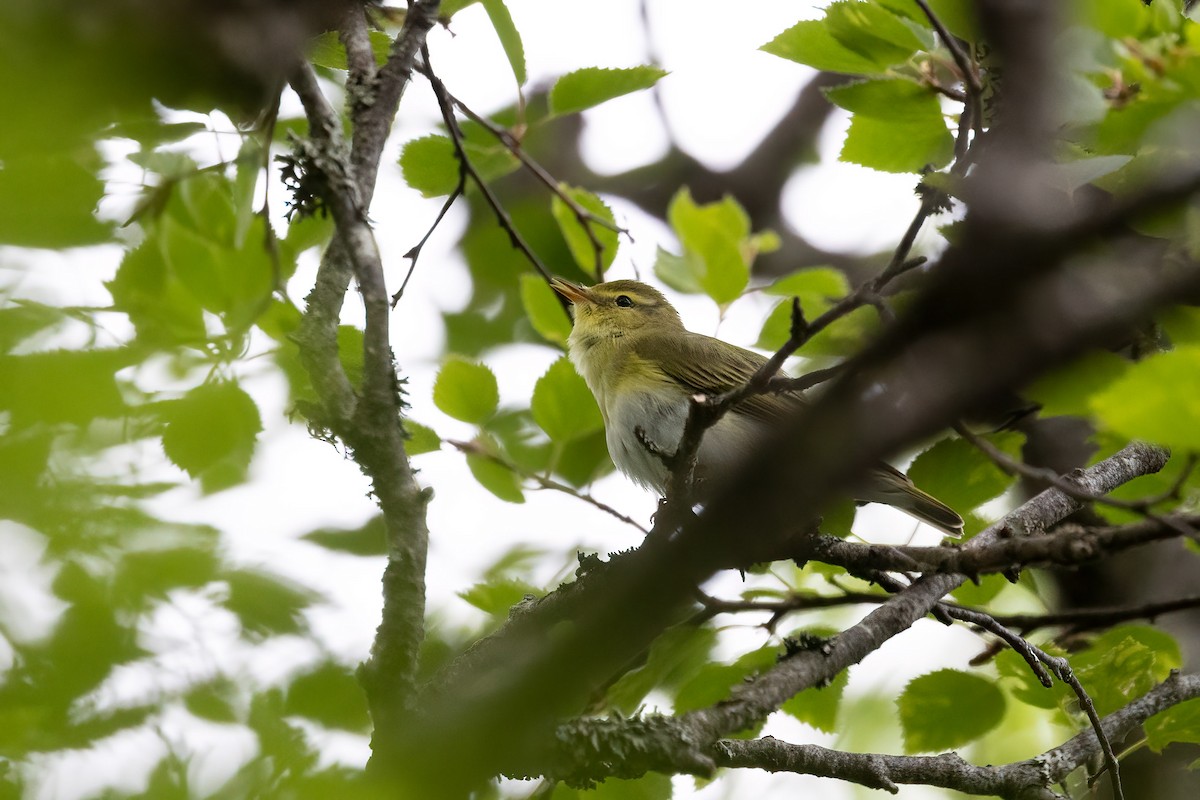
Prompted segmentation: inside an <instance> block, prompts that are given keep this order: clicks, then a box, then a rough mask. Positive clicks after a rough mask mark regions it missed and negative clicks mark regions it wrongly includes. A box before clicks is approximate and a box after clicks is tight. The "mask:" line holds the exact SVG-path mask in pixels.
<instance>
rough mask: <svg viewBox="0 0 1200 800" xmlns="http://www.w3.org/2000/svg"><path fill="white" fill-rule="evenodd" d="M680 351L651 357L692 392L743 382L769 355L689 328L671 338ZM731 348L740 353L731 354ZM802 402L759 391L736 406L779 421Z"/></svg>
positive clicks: (726, 388)
mask: <svg viewBox="0 0 1200 800" xmlns="http://www.w3.org/2000/svg"><path fill="white" fill-rule="evenodd" d="M672 346H673V347H675V348H677V352H674V353H669V354H666V357H665V358H656V359H652V360H654V361H656V362H658V364H659V367H660V368H661V369H662V371H663V373H664V374H666V376H667V377H668V378H670V379H671V380H673V381H675V382H676V383H678V384H679V385H680V386H682V387H683V388H684V389H686V390H687V392H688V393H689V394H706V395H718V394H723V393H724V392H728V391H730V390H732V389H736V388H738V387H739V386H743V385H745V384H746V382H747V381H749V380H750V378H751V377H752V376H753V375H754V373H755V372H756V371H757V370H758V368H759V367H761V366H762V365H763V364H765V363H766V361H767V359H766V358H764V357H763V356H761V355H759V354H758V353H755V352H753V351H751V350H746V349H743V348H741V347H735V346H734V345H731V344H727V343H725V342H722V341H720V340H718V339H714V338H712V337H711V336H705V335H703V334H700V333H691V332H689V333H688V334H687V335H686V336H681V337H675V338H674V339H672ZM730 349H732V350H734V351H736V352H737V354H738V356H740V357H731V356H732V353H731V352H730ZM802 403H803V399H802V398H801V397H800V396H799V395H794V394H782V395H781V394H757V395H753V396H751V397H748V398H746V399H745V400H743V401H742V402H741V403H739V404H738V405H737V410H738V411H739V412H740V413H742V414H746V415H747V416H750V417H753V418H755V419H759V420H762V421H763V422H768V423H769V422H776V421H778V420H779V419H780V418H781V417H783V416H786V415H787V414H789V413H791V412H793V411H795V410H796V408H798V407H799V406H800V405H801V404H802Z"/></svg>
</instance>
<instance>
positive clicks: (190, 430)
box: [162, 381, 262, 492]
mask: <svg viewBox="0 0 1200 800" xmlns="http://www.w3.org/2000/svg"><path fill="white" fill-rule="evenodd" d="M162 416H163V419H164V420H165V421H166V423H167V424H166V429H165V430H164V431H163V435H162V444H163V452H165V453H166V454H167V458H169V459H171V461H172V462H173V463H174V464H175V465H176V466H178V467H180V468H181V469H184V470H186V471H187V473H188V474H189V475H191V476H192V477H193V478H199V479H200V483H201V486H202V487H203V488H204V491H205V492H213V491H217V490H219V489H224V488H227V487H229V486H232V485H234V484H236V483H240V482H241V481H243V480H244V479H245V476H246V469H247V468H248V467H249V466H250V458H251V456H253V455H254V446H255V444H256V442H257V440H258V434H259V432H260V431H261V430H262V419H261V417H260V416H259V413H258V406H257V405H256V404H255V402H254V400H253V399H252V398H251V397H250V395H248V394H246V393H245V392H244V391H242V389H241V387H240V386H238V385H237V383H236V382H234V381H214V382H212V383H205V384H203V385H201V386H198V387H196V388H195V389H192V390H191V391H190V392H188V393H187V394H185V395H184V396H183V397H181V398H180V399H178V400H172V401H170V402H168V403H166V404H165V405H164V410H163V412H162Z"/></svg>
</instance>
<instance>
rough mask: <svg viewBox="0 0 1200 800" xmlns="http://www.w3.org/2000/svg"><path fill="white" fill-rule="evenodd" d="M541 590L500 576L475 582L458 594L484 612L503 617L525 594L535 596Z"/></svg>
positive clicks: (523, 582)
mask: <svg viewBox="0 0 1200 800" xmlns="http://www.w3.org/2000/svg"><path fill="white" fill-rule="evenodd" d="M540 594H541V592H540V591H539V590H538V589H537V588H536V587H534V586H532V585H530V584H529V583H526V582H525V581H522V580H517V579H516V578H500V579H497V580H492V581H488V582H487V583H477V584H475V585H474V586H472V587H471V588H470V589H467V590H466V591H465V592H459V593H458V596H459V597H461V598H462V599H463V600H466V601H467V602H468V603H470V604H471V605H473V606H475V607H476V608H478V609H479V610H480V611H482V612H484V613H485V614H490V615H492V616H493V617H500V618H505V617H507V616H508V612H509V611H510V610H511V609H512V607H513V606H515V605H516V604H517V603H520V602H521V601H522V600H524V599H525V597H526V596H527V595H532V596H534V597H537V596H539V595H540Z"/></svg>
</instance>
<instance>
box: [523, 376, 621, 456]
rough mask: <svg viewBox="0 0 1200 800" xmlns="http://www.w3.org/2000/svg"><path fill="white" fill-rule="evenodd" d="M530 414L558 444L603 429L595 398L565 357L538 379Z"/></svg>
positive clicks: (534, 388)
mask: <svg viewBox="0 0 1200 800" xmlns="http://www.w3.org/2000/svg"><path fill="white" fill-rule="evenodd" d="M530 411H531V412H532V413H533V419H534V421H535V422H537V424H538V425H539V426H541V428H542V430H544V431H545V432H546V435H547V436H549V437H550V438H551V439H553V440H554V441H557V442H567V441H571V440H572V439H579V438H581V437H583V436H586V435H587V434H589V433H592V432H593V431H597V430H601V429H603V427H604V420H603V419H602V418H601V417H600V409H599V407H597V406H596V400H595V398H594V397H593V396H592V393H591V391H590V390H589V389H588V387H587V384H586V383H584V382H583V378H581V377H579V373H577V372H576V371H575V367H573V366H571V362H570V360H569V359H568V358H567V357H566V356H563V357H562V358H560V359H558V360H557V361H555V362H554V363H553V364H551V365H550V369H548V370H546V373H545V374H544V375H542V377H541V378H538V382H537V384H536V385H535V386H534V387H533V399H532V401H531V403H530Z"/></svg>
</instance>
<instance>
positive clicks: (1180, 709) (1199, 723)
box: [1145, 698, 1200, 753]
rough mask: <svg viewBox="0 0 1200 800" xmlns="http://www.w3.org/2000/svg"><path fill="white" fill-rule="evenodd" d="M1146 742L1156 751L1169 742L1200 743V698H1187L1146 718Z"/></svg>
mask: <svg viewBox="0 0 1200 800" xmlns="http://www.w3.org/2000/svg"><path fill="white" fill-rule="evenodd" d="M1145 729H1146V743H1147V744H1148V745H1150V749H1151V750H1153V751H1154V752H1156V753H1161V752H1162V751H1163V748H1165V747H1166V746H1167V745H1169V744H1175V743H1177V742H1182V743H1186V744H1200V698H1195V699H1192V700H1185V701H1184V702H1182V703H1180V704H1179V705H1177V706H1174V707H1172V708H1168V709H1167V710H1166V711H1160V712H1158V713H1157V714H1155V715H1154V716H1153V717H1151V718H1150V719H1148V720H1146V725H1145Z"/></svg>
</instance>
